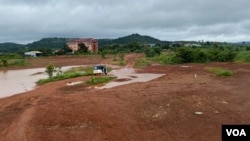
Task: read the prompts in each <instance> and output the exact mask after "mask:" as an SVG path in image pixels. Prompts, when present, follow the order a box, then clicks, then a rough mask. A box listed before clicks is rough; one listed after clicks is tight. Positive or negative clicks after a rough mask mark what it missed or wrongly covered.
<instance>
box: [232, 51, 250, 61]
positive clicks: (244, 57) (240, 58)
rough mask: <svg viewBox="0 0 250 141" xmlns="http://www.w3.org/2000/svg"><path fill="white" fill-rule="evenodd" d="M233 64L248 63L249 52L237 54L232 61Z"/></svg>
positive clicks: (249, 59) (249, 58)
mask: <svg viewBox="0 0 250 141" xmlns="http://www.w3.org/2000/svg"><path fill="white" fill-rule="evenodd" d="M234 61H235V62H242V63H244V62H250V51H243V52H239V53H238V54H237V56H236V57H235V59H234Z"/></svg>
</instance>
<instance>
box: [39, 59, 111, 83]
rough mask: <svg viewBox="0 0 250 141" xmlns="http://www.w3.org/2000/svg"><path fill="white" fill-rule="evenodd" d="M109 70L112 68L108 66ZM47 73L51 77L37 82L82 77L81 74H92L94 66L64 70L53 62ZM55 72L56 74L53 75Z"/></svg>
mask: <svg viewBox="0 0 250 141" xmlns="http://www.w3.org/2000/svg"><path fill="white" fill-rule="evenodd" d="M107 71H108V72H110V71H111V68H108V70H107ZM48 72H49V73H48ZM51 72H52V74H51ZM46 73H47V74H48V76H49V77H48V78H46V79H40V80H38V81H37V82H36V83H37V84H39V85H42V84H45V83H48V82H54V81H59V80H64V79H69V78H75V77H81V76H92V75H93V68H92V67H74V68H71V69H70V70H67V71H65V72H62V71H61V67H56V66H54V65H53V64H50V65H48V66H47V68H46ZM49 74H50V75H49ZM54 74H56V75H55V76H53V75H54Z"/></svg>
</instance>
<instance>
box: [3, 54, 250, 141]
mask: <svg viewBox="0 0 250 141" xmlns="http://www.w3.org/2000/svg"><path fill="white" fill-rule="evenodd" d="M140 56H141V55H140V54H130V55H127V56H126V60H128V66H129V67H132V66H133V64H134V63H133V62H134V60H136V59H138V58H139V57H140ZM100 60H101V58H98V57H94V58H91V57H86V58H84V57H73V58H70V57H55V58H45V59H34V60H31V63H32V67H42V66H46V65H47V64H46V63H48V62H53V63H58V64H60V65H79V64H81V65H82V63H84V64H94V63H100V62H102V63H107V62H109V61H110V60H112V58H108V59H106V60H102V61H100ZM32 61H34V62H32ZM45 61H46V62H45ZM33 63H34V64H33ZM208 66H219V67H223V68H228V69H231V70H233V71H234V72H236V74H235V75H234V76H232V77H218V76H215V75H213V74H211V73H208V72H206V70H204V68H205V67H208ZM137 72H138V73H145V72H146V73H160V74H165V75H164V76H162V77H160V78H158V79H155V80H152V81H150V82H145V83H133V84H128V85H123V86H118V87H114V88H111V89H102V90H98V89H94V88H89V87H88V86H86V84H82V85H75V86H67V85H66V84H67V83H68V82H73V81H86V80H88V79H89V77H80V78H74V79H69V80H63V81H58V82H53V83H48V84H45V85H43V86H40V87H38V88H37V89H36V90H34V91H31V92H26V93H23V94H19V95H15V96H11V97H8V98H3V99H0V119H1V120H0V137H1V138H0V141H17V140H22V141H33V140H36V141H55V140H56V141H59V140H60V141H69V140H70V141H83V140H86V141H89V140H90V141H102V140H108V141H128V140H131V141H132V140H135V141H137V140H139V141H152V140H157V141H166V140H167V141H201V140H202V141H220V140H221V125H222V124H249V123H250V113H249V108H250V97H249V91H250V87H249V86H250V64H234V63H209V64H184V65H165V66H161V65H153V66H149V67H145V68H142V69H138V70H137ZM195 112H202V114H195Z"/></svg>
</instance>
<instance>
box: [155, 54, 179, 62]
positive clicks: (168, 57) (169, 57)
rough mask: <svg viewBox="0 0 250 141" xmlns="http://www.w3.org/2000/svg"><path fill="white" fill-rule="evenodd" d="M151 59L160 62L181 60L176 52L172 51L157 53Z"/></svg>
mask: <svg viewBox="0 0 250 141" xmlns="http://www.w3.org/2000/svg"><path fill="white" fill-rule="evenodd" d="M152 60H153V61H155V62H158V63H160V64H178V63H180V62H181V61H180V58H178V57H177V56H176V54H173V53H169V54H162V55H158V56H155V57H154V58H153V59H152Z"/></svg>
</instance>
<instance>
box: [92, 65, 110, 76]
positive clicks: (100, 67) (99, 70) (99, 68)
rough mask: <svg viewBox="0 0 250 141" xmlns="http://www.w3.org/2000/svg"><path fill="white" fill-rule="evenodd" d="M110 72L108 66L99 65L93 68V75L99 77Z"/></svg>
mask: <svg viewBox="0 0 250 141" xmlns="http://www.w3.org/2000/svg"><path fill="white" fill-rule="evenodd" d="M107 73H108V70H107V66H106V65H102V64H98V65H95V66H94V68H93V74H94V75H97V74H105V75H107Z"/></svg>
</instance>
